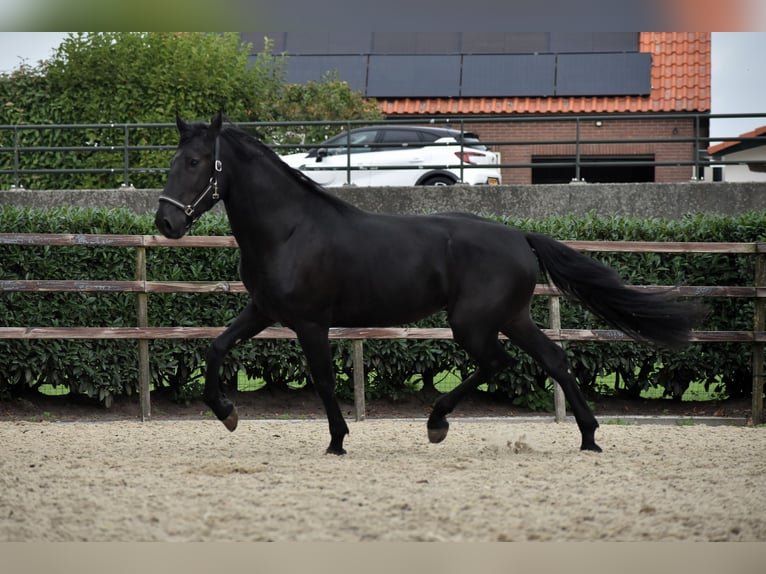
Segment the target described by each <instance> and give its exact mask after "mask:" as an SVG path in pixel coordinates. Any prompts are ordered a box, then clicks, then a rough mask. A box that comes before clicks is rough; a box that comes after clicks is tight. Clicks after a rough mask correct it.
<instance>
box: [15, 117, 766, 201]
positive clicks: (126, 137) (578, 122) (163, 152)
mask: <svg viewBox="0 0 766 574" xmlns="http://www.w3.org/2000/svg"><path fill="white" fill-rule="evenodd" d="M737 118H753V119H755V118H763V120H764V121H763V123H764V124H766V113H764V114H718V115H715V114H701V113H686V114H680V113H679V114H599V115H596V114H593V115H571V116H568V115H554V116H523V115H519V116H504V117H486V116H482V117H476V118H473V117H471V118H465V117H458V118H450V117H436V118H425V117H421V118H412V119H390V120H384V121H379V122H371V121H369V120H365V121H361V120H360V121H328V122H324V121H291V122H242V123H237V124H236V125H238V126H240V127H242V128H244V129H246V130H252V131H255V132H257V133H259V134H265V135H266V136H267V137H264V138H263V139H264V141H266V142H268V143H269V145H270V146H271V147H272V148H273V149H275V150H276V151H277V152H278V153H288V152H292V151H296V150H299V149H304V150H308V149H313V148H319V147H324V146H323V144H321V143H305V141H302V142H299V143H294V142H293V141H289V140H290V139H292V140H295V139H301V136H302V135H303V136H305V134H306V132H307V131H308V130H309V129H311V128H314V129H316V128H318V127H322V128H325V132H326V133H332V134H337V133H340V132H342V131H344V130H350V129H353V128H355V127H362V126H369V125H374V124H381V123H385V124H386V125H429V126H432V127H450V128H453V129H457V130H460V131H474V130H472V126H474V125H476V124H481V125H482V126H484V127H486V126H487V125H490V124H503V125H506V126H507V127H508V131H509V132H511V133H513V129H514V125H519V124H522V123H530V122H532V123H539V124H541V126H543V125H544V124H546V123H550V122H565V123H571V125H572V128H573V131H574V135H573V136H570V137H564V138H560V139H534V140H533V139H521V138H519V139H513V138H509V139H486V138H485V139H483V140H482V143H483V144H484V145H486V146H487V147H489V148H490V149H498V148H505V149H508V148H514V147H519V146H522V147H523V146H527V147H528V146H535V147H537V148H539V147H543V148H550V149H553V146H567V147H568V148H573V150H574V152H573V154H571V155H573V158H572V159H571V160H569V159H567V160H565V161H553V162H545V164H544V166H545V167H547V168H573V169H574V174H575V175H574V177H573V179H572V181H581V180H582V171H583V169H584V168H588V167H634V166H652V167H683V166H686V167H688V168H689V173H690V174H691V176H690V177H689V179H696V178H697V175H695V174H700V173H701V170H702V169H703V168H704V167H706V166H709V165H711V164H715V165H717V166H724V165H730V164H733V165H737V164H741V163H742V162H740V161H719V160H716V161H711V158H710V157H709V156H708V155H707V149H708V147H709V146H710V145H711V144H713V143H718V142H727V141H740V142H747V141H750V140H753V141H758V140H762V138H756V137H752V138H742V137H740V136H739V135H737V134H731V135H727V136H726V137H722V136H717V137H715V138H711V137H710V136H709V135H708V122H709V121H711V120H716V119H737ZM615 120H619V121H643V120H691V121H692V122H693V128H692V132H693V133H692V135H690V136H682V137H676V136H671V137H656V138H655V137H653V138H633V137H630V138H606V137H600V138H594V137H591V136H586V135H585V134H584V132H585V131H586V130H585V129H584V126H585V125H586V123H587V124H595V125H598V123H599V122H607V121H615ZM176 139H177V138H176V135H175V124H173V123H108V124H66V125H56V124H46V125H0V188H2V187H5V188H16V189H25V188H37V189H40V188H44V189H64V188H67V189H73V188H79V187H82V186H73V185H71V184H64V185H59V186H55V185H50V184H48V185H44V186H42V187H40V186H36V185H34V182H35V180H36V179H39V178H40V177H41V176H55V175H60V176H65V175H73V174H81V175H90V176H98V175H113V176H114V178H112V179H111V182H112V184H111V185H103V184H102V185H100V186H99V187H101V188H103V187H131V186H133V184H134V181H135V180H136V176H137V174H154V173H157V174H164V173H166V172H167V170H168V162H169V160H170V157H171V156H172V153H173V150H175V147H176ZM78 140H79V141H78ZM626 144H646V145H648V146H654V145H660V144H682V145H686V146H688V149H689V152H688V153H687V154H685V157H684V158H673V159H661V158H657V157H652V158H651V159H649V160H643V159H641V160H638V161H637V160H633V159H632V158H629V157H628V156H629V155H631V154H628V153H626V154H611V155H617V156H622V157H620V158H619V159H616V160H615V161H592V159H589V154H586V153H584V149H585V148H586V146H600V145H603V146H609V145H618V146H619V145H626ZM378 145H380V146H381V147H385V144H378ZM462 145H463V144H461V146H462ZM339 147H343V148H346V155H347V161H346V163H345V165H344V166H338V167H330V168H327V169H332V170H344V171H346V173H347V181H350V175H351V171H352V169H353V166H352V162H351V155H352V151H353V149H354V148H358V147H364V146H354V145H353V144H350V142H349V143H348V144H347V145H342V146H339ZM151 152H158V153H151ZM551 155H552V156H555V155H560V154H551ZM567 155H569V154H567ZM607 155H608V154H607ZM541 165H543V164H540V163H537V162H504V161H502V158H501V161H500V163H499V164H497V167H499V168H500V169H503V170H513V169H529V168H540V167H541ZM447 167H450V168H452V169H455V168H459V169H461V170H462V169H480V168H486V167H487V166H481V165H478V166H474V165H470V164H465V163H461V162H456V163H455V164H453V165H450V166H447V165H433V166H414V167H413V166H412V165H401V166H394V165H392V166H381V167H378V168H375V169H381V170H389V169H417V170H423V169H437V168H443V169H444V168H447ZM86 187H87V186H86ZM153 187H157V185H154V186H153Z"/></svg>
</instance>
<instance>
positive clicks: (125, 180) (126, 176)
mask: <svg viewBox="0 0 766 574" xmlns="http://www.w3.org/2000/svg"><path fill="white" fill-rule="evenodd" d="M122 142H123V150H124V151H123V154H122V158H123V162H124V165H123V170H124V171H123V172H122V185H123V187H130V156H129V155H128V147H129V145H130V135H129V133H128V124H125V126H123V140H122Z"/></svg>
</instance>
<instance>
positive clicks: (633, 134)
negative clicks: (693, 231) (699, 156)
mask: <svg viewBox="0 0 766 574" xmlns="http://www.w3.org/2000/svg"><path fill="white" fill-rule="evenodd" d="M466 129H467V130H471V131H476V132H478V133H479V135H480V136H481V139H482V140H484V141H485V142H493V141H498V142H500V141H513V142H535V141H542V140H558V141H561V142H572V141H574V140H575V139H576V138H577V129H578V128H577V124H576V122H575V121H573V120H569V121H566V120H562V121H558V120H550V121H511V122H503V123H499V122H498V123H471V124H466ZM579 129H580V137H579V139H580V140H581V141H588V140H621V142H620V143H601V144H596V143H593V144H589V143H585V144H583V145H581V147H580V155H581V156H588V155H591V156H594V155H597V156H631V155H636V156H654V160H655V161H657V162H675V161H679V162H687V163H688V162H690V161H692V160H693V158H694V154H695V144H694V142H693V141H683V142H673V141H667V142H660V143H651V142H647V143H641V142H635V143H632V142H630V140H631V139H632V140H658V139H663V140H671V139H692V138H694V129H695V125H694V120H693V119H691V118H678V119H675V118H674V119H630V120H628V119H625V120H621V119H617V118H613V119H604V120H601V126H600V127H599V126H596V120H584V121H583V120H581V121H580V124H579ZM490 145H491V144H490ZM491 147H492V149H494V150H495V151H498V152H500V154H501V159H502V162H503V163H504V164H528V163H531V162H532V158H533V157H546V156H547V157H552V156H559V157H560V156H574V155H575V154H576V146H575V144H574V143H556V144H539V143H530V144H524V143H522V144H521V145H515V144H514V145H491ZM693 173H694V170H693V167H692V166H690V165H670V166H658V167H657V168H656V169H655V181H656V182H658V183H672V182H683V181H689V180H690V179H691V178H692V175H693ZM503 183H505V184H529V183H532V169H531V168H529V167H518V168H504V169H503Z"/></svg>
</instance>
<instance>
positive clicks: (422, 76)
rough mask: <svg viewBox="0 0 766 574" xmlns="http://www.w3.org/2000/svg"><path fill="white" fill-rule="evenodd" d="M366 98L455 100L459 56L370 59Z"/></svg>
mask: <svg viewBox="0 0 766 574" xmlns="http://www.w3.org/2000/svg"><path fill="white" fill-rule="evenodd" d="M366 95H367V96H369V97H374V98H399V97H412V98H418V97H442V98H445V97H457V96H459V95H460V56H456V55H455V56H375V55H373V56H370V64H369V69H368V75H367V94H366Z"/></svg>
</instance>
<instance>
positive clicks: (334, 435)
mask: <svg viewBox="0 0 766 574" xmlns="http://www.w3.org/2000/svg"><path fill="white" fill-rule="evenodd" d="M328 331H329V329H328V328H327V327H322V326H319V325H315V324H308V325H302V326H296V328H295V332H296V334H297V335H298V342H299V343H300V345H301V348H302V349H303V353H304V354H305V355H306V362H307V363H308V366H309V371H310V372H311V378H312V380H313V381H314V386H315V387H316V389H317V393H318V394H319V398H320V399H322V404H324V409H325V412H326V413H327V421H328V422H329V423H330V446H328V447H327V453H328V454H339V455H340V454H346V451H345V450H344V449H343V439H344V438H345V437H346V435H347V434H348V425H347V424H346V421H345V419H344V418H343V413H341V410H340V405H339V404H338V399H337V398H336V397H335V371H334V367H333V362H332V353H331V351H330V341H329V339H328Z"/></svg>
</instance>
